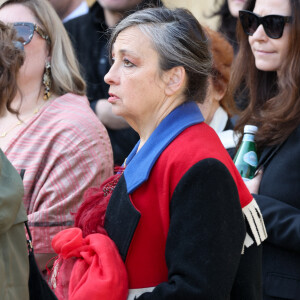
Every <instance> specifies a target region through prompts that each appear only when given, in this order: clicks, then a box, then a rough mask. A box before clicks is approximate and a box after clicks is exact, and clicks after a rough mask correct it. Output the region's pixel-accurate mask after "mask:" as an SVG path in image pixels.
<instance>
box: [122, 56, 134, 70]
mask: <svg viewBox="0 0 300 300" xmlns="http://www.w3.org/2000/svg"><path fill="white" fill-rule="evenodd" d="M123 63H124V67H127V68H129V67H133V66H134V64H133V63H132V62H131V61H129V60H128V59H126V58H125V59H124V60H123Z"/></svg>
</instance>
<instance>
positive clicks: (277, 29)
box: [239, 10, 292, 39]
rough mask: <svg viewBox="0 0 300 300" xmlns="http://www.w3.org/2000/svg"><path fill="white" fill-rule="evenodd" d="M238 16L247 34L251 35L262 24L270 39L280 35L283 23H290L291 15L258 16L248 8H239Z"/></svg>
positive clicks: (277, 37)
mask: <svg viewBox="0 0 300 300" xmlns="http://www.w3.org/2000/svg"><path fill="white" fill-rule="evenodd" d="M239 17H240V21H241V24H242V26H243V29H244V31H245V33H246V34H247V35H253V34H254V32H255V31H256V30H257V28H258V27H259V25H260V24H262V25H263V27H264V30H265V33H266V35H267V36H268V37H270V38H271V39H279V38H281V37H282V34H283V29H284V26H285V23H291V21H292V17H285V16H280V15H268V16H264V17H260V16H258V15H256V14H255V13H253V12H252V11H248V10H240V11H239Z"/></svg>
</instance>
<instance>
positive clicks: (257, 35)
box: [252, 24, 268, 40]
mask: <svg viewBox="0 0 300 300" xmlns="http://www.w3.org/2000/svg"><path fill="white" fill-rule="evenodd" d="M252 38H253V39H258V40H266V39H268V36H267V34H266V32H265V29H264V27H263V25H262V24H260V25H259V26H258V27H257V29H256V31H255V32H254V33H253V35H252Z"/></svg>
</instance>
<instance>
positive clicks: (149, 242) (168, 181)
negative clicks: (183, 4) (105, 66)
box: [76, 8, 266, 300]
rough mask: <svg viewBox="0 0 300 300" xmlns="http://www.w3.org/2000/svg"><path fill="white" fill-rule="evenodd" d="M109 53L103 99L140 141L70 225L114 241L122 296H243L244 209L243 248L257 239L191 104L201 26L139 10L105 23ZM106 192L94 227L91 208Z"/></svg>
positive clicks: (242, 190)
mask: <svg viewBox="0 0 300 300" xmlns="http://www.w3.org/2000/svg"><path fill="white" fill-rule="evenodd" d="M110 57H111V59H112V62H113V64H112V66H111V69H110V71H109V72H108V73H107V74H106V76H105V81H106V82H107V83H108V84H109V85H110V89H109V94H110V98H109V99H108V101H109V102H110V103H111V104H112V109H113V112H114V113H115V114H117V115H119V116H122V117H124V118H125V119H126V121H127V122H128V123H129V124H130V125H131V126H132V127H133V128H134V129H135V130H136V131H137V132H138V133H139V136H140V141H139V142H138V143H137V145H136V146H135V148H134V149H133V151H132V152H131V154H130V155H129V156H128V158H127V159H126V162H125V163H124V172H123V173H120V174H119V179H118V181H117V180H116V178H114V180H113V181H111V182H110V183H106V185H104V187H103V190H102V196H103V194H104V197H102V198H101V199H100V198H99V197H98V198H97V197H94V195H92V196H91V197H90V198H87V199H86V202H84V204H83V206H82V207H81V209H80V211H79V213H78V214H77V217H76V220H77V224H78V226H79V227H80V228H81V229H82V231H83V232H84V234H85V235H88V234H90V233H94V232H100V231H99V230H100V229H99V228H101V226H104V228H105V230H106V231H107V233H108V235H109V237H110V238H111V239H112V240H113V241H114V242H115V244H116V246H117V248H118V250H119V253H120V255H121V257H122V259H123V261H124V263H125V266H126V270H127V273H128V278H129V289H130V290H129V296H128V299H139V300H142V299H149V300H150V299H156V300H157V299H190V300H191V299H214V300H218V299H220V300H221V299H222V300H224V299H247V298H243V295H242V294H239V293H238V292H239V291H238V288H237V289H235V282H236V276H237V270H238V267H239V261H240V258H241V253H242V251H243V246H244V241H245V236H246V226H245V219H244V217H243V213H244V215H245V217H246V220H247V223H248V224H249V228H251V230H249V231H250V232H249V233H250V235H251V236H252V238H251V237H250V236H249V235H247V239H246V243H245V244H246V245H249V244H251V242H252V243H253V242H254V241H253V240H255V242H256V243H257V244H260V243H261V241H262V240H264V239H265V238H266V235H265V230H264V224H263V221H262V218H261V215H260V212H259V209H258V208H257V205H256V203H255V200H254V199H253V197H252V196H251V195H250V194H249V192H248V190H247V188H246V186H245V185H244V182H243V180H242V179H241V177H240V175H239V174H238V171H237V170H236V168H235V166H234V164H233V162H232V160H231V158H230V157H229V155H228V154H227V152H226V150H225V149H224V147H223V146H222V144H221V142H220V140H219V139H218V137H217V135H216V133H215V132H214V130H213V129H211V128H210V127H209V126H208V125H206V124H205V123H204V122H203V117H202V115H201V112H200V110H199V109H198V107H197V104H196V103H195V102H194V99H197V100H199V101H203V100H204V98H205V94H206V86H207V77H208V75H209V73H210V70H211V65H212V63H211V55H210V52H209V47H208V42H207V38H206V36H205V34H204V31H203V29H202V27H201V26H200V24H199V23H198V21H197V20H196V19H195V18H194V16H193V15H192V14H191V13H190V12H188V11H187V10H184V9H175V10H170V9H166V8H156V9H146V10H143V11H139V12H136V13H134V14H132V15H130V16H128V17H127V18H125V19H124V20H123V21H121V22H120V23H119V24H118V25H117V26H116V28H115V29H114V31H113V33H112V36H111V40H110ZM111 192H112V194H111V196H108V195H109V194H110V193H111ZM100 194H101V191H100V192H99V195H100ZM107 198H110V199H109V202H108V206H107V209H106V214H105V218H104V221H103V222H102V223H101V221H100V220H101V219H102V218H101V217H100V215H95V214H94V211H95V210H96V209H97V205H98V207H99V210H100V209H101V208H100V206H101V205H102V206H103V202H104V203H105V201H106V199H107ZM93 201H94V204H93ZM101 201H102V203H101ZM241 207H242V208H241ZM252 239H253V240H252ZM248 242H249V243H248ZM247 271H248V270H247ZM251 272H252V273H251ZM253 272H254V273H255V275H257V274H258V275H259V272H260V270H259V269H258V270H254V271H253V270H251V268H250V269H249V279H251V276H252V275H253ZM233 290H234V292H233ZM233 294H234V296H232V295H233Z"/></svg>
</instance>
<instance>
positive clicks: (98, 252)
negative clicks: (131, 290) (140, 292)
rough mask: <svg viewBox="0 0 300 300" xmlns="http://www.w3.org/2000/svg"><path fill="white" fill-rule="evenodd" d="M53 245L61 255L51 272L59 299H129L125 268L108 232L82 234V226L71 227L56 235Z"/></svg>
mask: <svg viewBox="0 0 300 300" xmlns="http://www.w3.org/2000/svg"><path fill="white" fill-rule="evenodd" d="M52 247H53V249H54V251H55V252H56V253H58V255H59V259H58V261H57V262H56V264H55V266H54V271H53V275H52V276H53V277H54V279H55V281H56V283H57V284H56V287H55V293H56V295H57V297H58V299H60V300H67V299H69V300H82V299H89V300H99V299H101V300H123V299H124V300H125V299H127V296H128V279H127V272H126V268H125V265H124V263H123V261H122V259H121V257H120V255H119V252H118V249H117V247H116V246H115V244H114V242H113V241H112V240H111V239H110V238H109V237H108V236H106V235H104V234H99V233H94V234H90V235H88V236H87V237H85V238H83V236H82V231H81V229H80V228H70V229H66V230H63V231H61V232H60V233H58V234H57V235H56V236H55V237H54V238H53V240H52ZM56 268H58V271H57V270H56ZM56 272H57V273H56ZM52 279H53V278H52Z"/></svg>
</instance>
